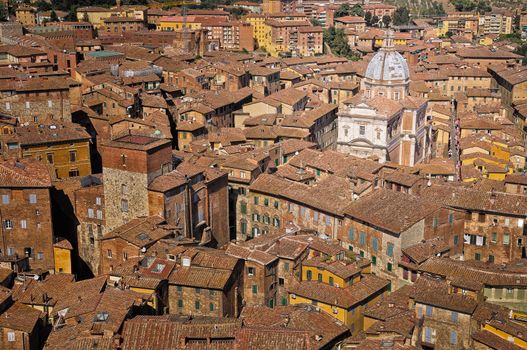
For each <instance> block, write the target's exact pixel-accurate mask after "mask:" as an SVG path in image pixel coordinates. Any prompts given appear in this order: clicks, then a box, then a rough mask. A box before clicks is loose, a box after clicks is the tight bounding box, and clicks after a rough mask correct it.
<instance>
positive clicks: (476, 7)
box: [450, 0, 492, 14]
mask: <svg viewBox="0 0 527 350" xmlns="http://www.w3.org/2000/svg"><path fill="white" fill-rule="evenodd" d="M450 3H451V4H452V5H454V7H455V8H456V10H457V11H466V12H471V11H475V12H477V13H479V14H482V13H485V12H489V11H491V10H492V8H491V7H490V5H489V3H488V2H487V1H486V0H474V1H472V0H450Z"/></svg>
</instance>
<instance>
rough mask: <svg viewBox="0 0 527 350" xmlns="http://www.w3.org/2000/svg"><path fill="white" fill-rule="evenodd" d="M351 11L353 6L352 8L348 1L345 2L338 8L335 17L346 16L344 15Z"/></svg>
mask: <svg viewBox="0 0 527 350" xmlns="http://www.w3.org/2000/svg"><path fill="white" fill-rule="evenodd" d="M350 12H351V8H350V5H349V4H348V3H344V4H342V5H340V7H339V8H338V9H337V11H335V15H334V16H335V18H338V17H344V16H349V14H350Z"/></svg>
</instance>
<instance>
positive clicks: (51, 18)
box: [49, 10, 59, 22]
mask: <svg viewBox="0 0 527 350" xmlns="http://www.w3.org/2000/svg"><path fill="white" fill-rule="evenodd" d="M49 21H50V22H58V21H59V18H58V17H57V13H56V12H55V10H51V13H50V14H49Z"/></svg>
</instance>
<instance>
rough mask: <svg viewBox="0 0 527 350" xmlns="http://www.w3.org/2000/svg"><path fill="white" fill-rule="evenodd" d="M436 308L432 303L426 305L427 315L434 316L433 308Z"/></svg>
mask: <svg viewBox="0 0 527 350" xmlns="http://www.w3.org/2000/svg"><path fill="white" fill-rule="evenodd" d="M433 309H434V308H433V307H432V306H430V305H426V316H432V310H433Z"/></svg>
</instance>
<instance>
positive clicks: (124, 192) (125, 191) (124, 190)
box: [121, 184, 128, 194]
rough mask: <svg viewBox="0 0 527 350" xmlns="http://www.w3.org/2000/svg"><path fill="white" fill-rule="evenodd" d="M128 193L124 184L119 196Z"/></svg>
mask: <svg viewBox="0 0 527 350" xmlns="http://www.w3.org/2000/svg"><path fill="white" fill-rule="evenodd" d="M127 193H128V186H127V185H126V184H122V185H121V194H127Z"/></svg>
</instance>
